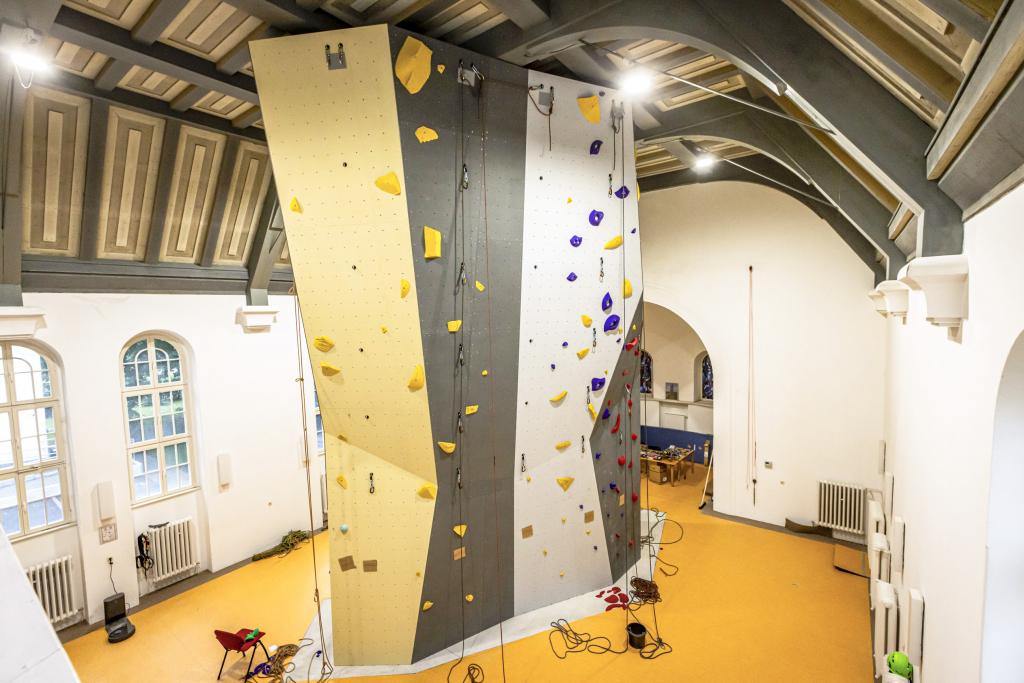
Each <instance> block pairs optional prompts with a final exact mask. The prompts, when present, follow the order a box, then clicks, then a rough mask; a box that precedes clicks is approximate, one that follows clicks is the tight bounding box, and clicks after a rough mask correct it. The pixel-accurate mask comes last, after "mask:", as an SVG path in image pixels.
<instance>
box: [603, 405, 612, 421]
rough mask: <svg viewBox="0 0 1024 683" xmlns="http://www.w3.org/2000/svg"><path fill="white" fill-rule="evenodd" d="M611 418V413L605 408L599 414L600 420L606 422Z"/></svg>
mask: <svg viewBox="0 0 1024 683" xmlns="http://www.w3.org/2000/svg"><path fill="white" fill-rule="evenodd" d="M611 416H612V411H610V410H608V409H607V408H605V409H604V412H603V413H601V419H602V420H607V419H608V418H609V417H611Z"/></svg>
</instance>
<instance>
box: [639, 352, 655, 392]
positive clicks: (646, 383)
mask: <svg viewBox="0 0 1024 683" xmlns="http://www.w3.org/2000/svg"><path fill="white" fill-rule="evenodd" d="M653 379H654V360H653V359H652V358H651V354H649V353H647V352H646V351H641V352H640V393H641V394H650V393H652V390H653V389H654V381H653Z"/></svg>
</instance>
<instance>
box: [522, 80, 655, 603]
mask: <svg viewBox="0 0 1024 683" xmlns="http://www.w3.org/2000/svg"><path fill="white" fill-rule="evenodd" d="M530 85H531V86H533V87H535V88H537V90H536V92H545V91H550V90H551V88H552V87H553V88H554V92H555V107H554V114H553V115H552V116H551V117H550V118H549V117H545V116H543V115H542V114H541V113H540V112H538V111H536V110H535V109H533V107H532V106H531V107H530V109H529V112H528V116H527V121H528V123H527V138H526V194H525V213H526V220H525V223H524V228H523V281H522V300H523V308H522V314H521V320H520V347H519V396H520V400H519V406H518V417H517V418H516V423H517V425H518V429H517V436H516V452H517V454H518V456H519V462H517V463H516V465H517V467H516V481H515V520H516V546H515V606H516V612H523V611H527V610H530V609H533V608H536V607H539V606H542V605H547V604H550V603H553V602H557V601H559V600H563V599H565V598H567V597H569V596H572V595H577V594H579V593H582V592H585V591H588V590H591V589H594V588H599V587H603V586H607V585H608V583H609V582H611V581H612V580H613V579H617V578H618V577H619V576H621V575H622V574H623V573H624V571H625V569H626V565H627V559H628V558H629V557H632V558H633V559H632V561H630V562H629V564H631V563H632V562H635V560H636V557H637V556H638V547H637V545H638V537H637V530H638V526H639V517H638V515H637V514H636V513H637V511H638V506H637V505H636V504H634V503H632V501H630V500H629V497H630V493H631V491H630V489H629V486H628V483H629V480H630V479H634V480H637V481H638V480H639V463H638V462H637V463H634V464H633V466H632V467H631V468H629V467H627V466H628V465H629V462H630V460H627V461H626V462H625V464H624V466H621V467H620V466H619V464H618V462H617V460H618V458H619V456H620V455H628V454H629V452H630V451H631V450H636V449H635V448H634V444H633V443H632V442H631V441H630V438H629V437H630V434H631V432H630V428H629V426H627V425H628V423H629V419H628V418H629V415H628V414H624V413H623V412H622V408H624V407H625V401H624V400H622V395H623V391H624V384H625V382H624V381H617V380H626V381H630V382H631V379H629V378H623V377H622V376H621V372H622V369H623V368H619V369H618V373H619V374H618V376H616V368H617V366H618V365H619V364H620V361H622V362H623V363H624V364H625V365H626V366H627V368H628V369H629V371H630V372H632V370H633V367H632V364H631V363H627V362H626V359H627V358H628V359H633V358H634V356H632V354H631V353H629V352H625V351H624V350H623V346H624V344H625V343H627V342H628V340H629V339H632V338H633V337H634V336H636V335H637V334H638V330H639V325H637V330H633V329H632V324H633V322H634V321H633V318H634V314H635V312H636V311H637V310H642V307H641V306H638V302H639V301H640V295H641V293H642V283H641V281H640V279H641V278H640V249H639V235H638V231H637V230H636V228H637V203H636V194H635V192H634V191H633V190H634V188H635V187H636V180H635V179H636V173H635V167H634V164H633V135H632V132H633V124H632V120H631V117H630V113H629V107H628V106H627V107H625V109H626V113H625V117H624V118H623V119H616V117H615V116H613V107H616V108H617V107H619V106H621V104H622V100H621V98H619V97H618V96H617V95H616V94H615V93H614V92H612V91H608V90H605V89H599V88H595V87H593V86H590V85H587V84H584V83H579V82H576V81H571V80H568V79H564V78H557V77H553V76H551V75H549V74H543V73H539V72H531V73H530ZM541 86H543V90H542V89H541ZM580 98H582V99H583V102H584V106H587V107H589V108H588V110H587V111H588V113H590V118H589V119H588V118H587V117H586V116H584V112H583V108H582V107H581V106H580V105H579V104H578V99H580ZM549 124H550V134H549ZM616 129H618V131H619V132H618V133H616ZM624 157H625V158H624ZM622 187H625V188H626V189H627V190H629V192H628V193H626V192H625V191H620V188H622ZM616 191H619V195H624V196H625V198H624V199H621V198H620V197H619V196H617V195H616V194H615V192H616ZM620 241H621V244H618V246H616V244H617V243H618V242H620ZM625 280H629V281H630V288H631V289H632V292H631V296H629V297H626V296H624V293H625V291H624V290H625ZM612 316H615V317H612ZM609 401H611V403H612V405H611V406H609V405H608V402H609ZM588 402H589V408H588ZM620 403H621V404H622V405H621V406H620V405H619V404H620ZM606 408H608V410H609V417H608V418H607V419H602V418H601V416H602V414H603V413H604V411H605V409H606ZM591 411H593V412H591ZM616 419H618V420H619V423H620V424H619V429H618V430H617V431H616V432H615V433H614V434H612V433H611V430H612V428H613V427H614V424H615V421H616ZM633 431H636V432H639V427H637V428H636V429H634V430H633ZM620 437H625V442H624V443H622V444H620V443H619V438H620ZM595 444H597V447H596V448H595ZM630 457H632V456H630ZM632 459H635V457H632ZM569 479H571V480H572V481H571V482H569V481H568V480H569ZM563 485H567V488H565V489H564V490H563ZM612 487H614V488H612ZM619 492H621V493H622V494H623V495H625V497H626V503H628V504H623V505H622V506H620V505H619ZM631 540H632V541H633V542H634V543H633V546H632V547H630V546H629V542H630V541H631Z"/></svg>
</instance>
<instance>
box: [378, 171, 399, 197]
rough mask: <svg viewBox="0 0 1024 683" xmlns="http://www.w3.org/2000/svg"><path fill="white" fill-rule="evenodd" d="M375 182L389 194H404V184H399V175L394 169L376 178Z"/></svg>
mask: <svg viewBox="0 0 1024 683" xmlns="http://www.w3.org/2000/svg"><path fill="white" fill-rule="evenodd" d="M373 184H374V185H376V186H377V187H378V188H379V189H381V190H383V191H384V192H387V193H388V194H393V195H400V194H402V186H401V185H400V184H399V182H398V176H396V175H395V172H394V171H388V172H387V173H385V174H384V175H382V176H381V177H379V178H377V179H376V180H374V181H373Z"/></svg>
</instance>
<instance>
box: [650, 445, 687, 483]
mask: <svg viewBox="0 0 1024 683" xmlns="http://www.w3.org/2000/svg"><path fill="white" fill-rule="evenodd" d="M677 450H678V451H679V452H680V453H682V456H681V457H678V458H660V459H659V458H651V457H648V456H646V455H643V454H641V455H640V469H641V471H643V470H644V469H646V470H647V477H648V478H650V476H651V472H650V466H651V463H654V464H656V465H660V466H663V467H665V469H667V470H668V481H669V484H671V485H672V486H675V485H676V482H677V481H679V472H680V471H682V473H683V479H686V470H687V467H686V466H687V465H689V470H690V471H691V472H692V471H693V467H694V465H693V449H692V448H679V449H677Z"/></svg>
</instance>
